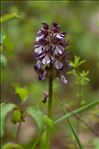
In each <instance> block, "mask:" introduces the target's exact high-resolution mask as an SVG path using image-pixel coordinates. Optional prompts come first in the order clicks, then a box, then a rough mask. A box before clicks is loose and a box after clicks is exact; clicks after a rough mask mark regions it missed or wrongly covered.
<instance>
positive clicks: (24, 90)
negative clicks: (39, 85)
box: [14, 84, 29, 101]
mask: <svg viewBox="0 0 99 149" xmlns="http://www.w3.org/2000/svg"><path fill="white" fill-rule="evenodd" d="M14 86H15V93H16V94H18V95H19V97H20V100H21V101H26V100H27V98H28V96H29V89H28V87H27V86H25V87H20V86H19V85H18V84H14Z"/></svg>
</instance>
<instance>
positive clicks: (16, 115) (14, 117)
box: [11, 109, 21, 124]
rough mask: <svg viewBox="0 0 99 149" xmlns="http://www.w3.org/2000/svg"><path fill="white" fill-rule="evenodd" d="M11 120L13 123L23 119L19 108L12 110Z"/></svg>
mask: <svg viewBox="0 0 99 149" xmlns="http://www.w3.org/2000/svg"><path fill="white" fill-rule="evenodd" d="M11 121H12V123H13V124H16V123H18V122H20V121H21V111H20V110H19V109H16V110H14V111H12V117H11Z"/></svg>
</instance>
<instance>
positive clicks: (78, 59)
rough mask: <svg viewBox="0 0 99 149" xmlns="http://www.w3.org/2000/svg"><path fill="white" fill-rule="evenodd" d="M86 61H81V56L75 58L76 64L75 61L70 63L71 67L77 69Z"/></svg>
mask: <svg viewBox="0 0 99 149" xmlns="http://www.w3.org/2000/svg"><path fill="white" fill-rule="evenodd" d="M85 62H86V61H85V60H80V56H76V55H75V56H74V62H73V61H70V65H71V66H72V67H73V68H75V69H77V68H78V67H79V66H80V65H82V64H83V63H85Z"/></svg>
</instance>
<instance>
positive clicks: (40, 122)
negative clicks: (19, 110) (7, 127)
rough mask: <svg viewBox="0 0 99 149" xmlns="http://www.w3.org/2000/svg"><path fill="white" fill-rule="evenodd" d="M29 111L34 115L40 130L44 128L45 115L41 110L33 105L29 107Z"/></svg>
mask: <svg viewBox="0 0 99 149" xmlns="http://www.w3.org/2000/svg"><path fill="white" fill-rule="evenodd" d="M27 113H28V114H30V115H31V116H32V118H33V119H34V121H35V122H36V124H37V126H38V128H39V130H40V132H42V131H43V130H44V119H43V118H44V115H43V113H42V112H41V111H40V110H37V109H36V108H33V107H32V106H30V107H28V108H27Z"/></svg>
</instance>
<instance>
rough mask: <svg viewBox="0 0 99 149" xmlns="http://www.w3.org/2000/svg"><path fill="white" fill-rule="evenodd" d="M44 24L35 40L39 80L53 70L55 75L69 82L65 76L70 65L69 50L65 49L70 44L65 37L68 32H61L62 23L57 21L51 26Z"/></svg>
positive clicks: (35, 56) (64, 81) (36, 67)
mask: <svg viewBox="0 0 99 149" xmlns="http://www.w3.org/2000/svg"><path fill="white" fill-rule="evenodd" d="M42 24H43V26H42V28H41V29H40V30H39V31H38V32H37V37H36V41H35V50H34V59H35V66H34V69H35V71H36V72H37V74H38V78H39V80H43V79H45V78H46V76H48V75H49V73H51V71H52V70H53V71H52V73H53V75H54V77H58V78H60V80H61V81H62V82H63V83H65V84H67V80H66V78H65V75H66V68H67V67H68V52H67V51H66V50H65V48H66V47H67V46H68V42H67V40H66V39H65V36H66V33H63V32H61V30H60V25H58V24H57V23H52V25H51V26H49V25H48V24H46V23H42ZM64 72H65V73H64Z"/></svg>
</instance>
